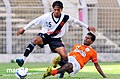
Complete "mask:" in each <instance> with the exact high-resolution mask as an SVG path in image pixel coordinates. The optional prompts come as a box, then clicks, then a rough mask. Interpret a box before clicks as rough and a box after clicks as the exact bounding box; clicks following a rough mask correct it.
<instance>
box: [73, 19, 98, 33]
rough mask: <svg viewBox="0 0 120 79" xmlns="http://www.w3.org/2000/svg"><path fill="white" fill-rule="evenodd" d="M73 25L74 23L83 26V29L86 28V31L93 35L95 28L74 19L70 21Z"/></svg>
mask: <svg viewBox="0 0 120 79" xmlns="http://www.w3.org/2000/svg"><path fill="white" fill-rule="evenodd" d="M72 22H73V23H75V24H78V25H80V26H83V27H85V28H87V29H88V31H92V32H94V33H95V31H96V30H95V27H93V26H88V25H87V24H85V23H84V22H82V21H80V20H78V19H75V18H73V21H72Z"/></svg>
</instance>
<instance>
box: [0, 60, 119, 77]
mask: <svg viewBox="0 0 120 79" xmlns="http://www.w3.org/2000/svg"><path fill="white" fill-rule="evenodd" d="M99 64H100V66H101V68H102V70H103V71H104V73H105V74H106V75H107V77H108V78H107V79H120V63H119V62H109V63H108V62H104V63H99ZM50 65H51V64H49V63H25V65H24V67H28V69H29V75H28V76H27V78H26V79H42V75H43V74H44V72H45V71H46V68H47V67H48V66H50ZM17 68H19V67H18V66H17V64H16V63H0V79H16V76H15V74H14V72H15V69H17ZM46 79H57V75H56V76H50V77H47V78H46ZM63 79H103V78H102V76H101V75H100V74H99V73H98V72H97V70H96V69H95V67H94V65H93V64H92V63H88V64H87V65H86V66H85V67H84V68H83V69H82V70H80V72H78V73H77V74H76V75H74V76H72V77H69V75H68V74H67V73H66V74H65V77H64V78H63Z"/></svg>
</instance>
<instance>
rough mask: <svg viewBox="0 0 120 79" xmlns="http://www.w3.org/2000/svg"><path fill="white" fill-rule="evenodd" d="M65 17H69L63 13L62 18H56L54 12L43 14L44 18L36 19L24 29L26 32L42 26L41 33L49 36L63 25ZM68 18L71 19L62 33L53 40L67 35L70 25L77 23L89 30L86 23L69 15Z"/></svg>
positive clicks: (62, 29) (64, 26)
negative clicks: (31, 28)
mask: <svg viewBox="0 0 120 79" xmlns="http://www.w3.org/2000/svg"><path fill="white" fill-rule="evenodd" d="M64 15H68V14H65V13H61V16H60V18H55V17H54V15H53V13H52V12H50V13H47V14H43V15H42V16H40V17H38V18H36V19H34V20H33V21H31V22H30V23H28V24H27V25H26V26H25V27H24V30H26V29H28V28H30V27H36V26H38V25H40V26H42V29H41V30H40V33H47V34H48V35H49V34H52V33H53V32H54V31H55V29H56V28H57V27H58V25H59V24H60V23H61V21H62V20H63V18H64ZM68 16H69V19H68V20H67V22H66V23H65V24H64V25H63V27H62V28H61V31H60V32H59V33H58V34H57V35H56V36H53V38H60V37H62V36H63V35H64V34H65V32H66V31H67V30H68V23H76V24H79V25H81V26H83V27H85V28H88V25H86V24H85V23H83V22H81V21H79V20H77V19H75V18H73V17H71V16H70V15H68Z"/></svg>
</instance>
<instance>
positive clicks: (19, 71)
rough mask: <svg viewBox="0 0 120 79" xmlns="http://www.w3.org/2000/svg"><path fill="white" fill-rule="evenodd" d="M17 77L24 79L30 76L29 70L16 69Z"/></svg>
mask: <svg viewBox="0 0 120 79" xmlns="http://www.w3.org/2000/svg"><path fill="white" fill-rule="evenodd" d="M15 75H16V77H17V78H19V79H24V78H25V77H26V76H27V75H28V68H23V67H21V68H18V69H16V72H15Z"/></svg>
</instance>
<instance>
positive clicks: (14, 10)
mask: <svg viewBox="0 0 120 79" xmlns="http://www.w3.org/2000/svg"><path fill="white" fill-rule="evenodd" d="M53 1H55V0H0V62H10V61H11V60H14V59H15V58H17V57H21V56H22V54H23V52H24V50H25V48H26V46H27V45H28V44H29V42H30V41H31V40H32V39H33V38H34V37H35V36H36V35H37V34H38V33H39V30H40V29H41V26H38V27H37V28H31V29H29V30H27V31H26V32H25V33H24V34H23V35H21V36H17V35H16V31H17V29H18V28H20V27H24V26H25V25H26V24H27V23H29V22H30V21H31V20H33V19H35V18H37V17H39V16H41V15H42V14H45V13H47V12H51V11H52V7H51V4H52V3H53ZM61 1H62V2H63V4H64V9H63V12H65V13H68V14H70V15H71V16H72V17H74V18H77V19H79V20H81V21H83V22H85V23H87V24H88V25H89V26H94V27H95V28H96V30H97V32H96V36H97V40H96V41H95V43H94V44H93V45H92V47H93V48H94V49H95V50H96V51H97V52H98V59H99V61H107V62H109V61H120V0H61ZM68 25H69V24H68ZM69 26H72V27H70V28H69V29H68V30H69V31H68V32H67V33H66V35H65V36H64V37H63V38H62V40H63V41H64V43H65V45H66V49H67V52H68V53H69V52H70V51H71V49H72V46H73V45H74V44H76V43H82V41H83V38H84V35H85V34H86V32H87V31H86V29H84V28H81V27H79V26H78V25H74V24H71V25H69ZM73 26H74V27H73ZM56 55H57V54H55V53H52V52H51V51H50V50H49V47H48V45H46V46H45V47H44V48H42V49H41V48H39V47H38V46H36V47H35V49H34V51H33V52H32V53H31V55H30V56H29V57H28V60H27V61H28V62H49V61H50V60H51V59H52V58H53V57H54V56H56ZM45 58H46V59H45Z"/></svg>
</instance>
